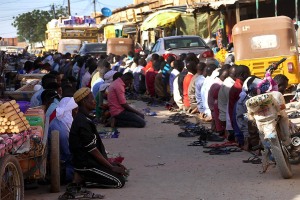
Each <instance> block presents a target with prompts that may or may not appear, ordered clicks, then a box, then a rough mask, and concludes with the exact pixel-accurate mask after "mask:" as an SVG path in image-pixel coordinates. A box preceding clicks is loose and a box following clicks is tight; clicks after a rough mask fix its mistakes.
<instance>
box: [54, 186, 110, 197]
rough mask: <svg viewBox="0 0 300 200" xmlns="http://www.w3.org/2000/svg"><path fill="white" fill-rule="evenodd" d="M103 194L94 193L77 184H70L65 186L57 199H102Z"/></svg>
mask: <svg viewBox="0 0 300 200" xmlns="http://www.w3.org/2000/svg"><path fill="white" fill-rule="evenodd" d="M104 197H105V196H104V195H102V194H96V193H93V192H91V191H89V190H86V189H84V188H82V187H81V186H80V185H77V184H70V185H68V186H67V188H66V192H65V193H64V194H62V195H60V196H59V197H58V200H71V199H77V200H88V199H104Z"/></svg>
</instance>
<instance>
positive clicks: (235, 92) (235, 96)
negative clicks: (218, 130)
mask: <svg viewBox="0 0 300 200" xmlns="http://www.w3.org/2000/svg"><path fill="white" fill-rule="evenodd" d="M242 88H243V81H242V80H240V79H236V80H235V83H234V85H233V86H232V87H231V88H230V90H229V102H228V112H229V117H230V122H231V125H232V127H234V126H233V120H235V119H234V117H233V109H234V105H235V104H236V102H237V101H238V100H239V96H240V93H241V92H242Z"/></svg>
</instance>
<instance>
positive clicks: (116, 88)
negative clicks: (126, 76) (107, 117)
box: [107, 78, 126, 117]
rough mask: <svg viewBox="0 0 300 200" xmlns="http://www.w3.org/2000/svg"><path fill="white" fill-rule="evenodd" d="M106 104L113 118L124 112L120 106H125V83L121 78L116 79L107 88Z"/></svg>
mask: <svg viewBox="0 0 300 200" xmlns="http://www.w3.org/2000/svg"><path fill="white" fill-rule="evenodd" d="M107 102H108V106H109V112H110V114H111V116H113V117H114V116H117V115H119V114H120V113H121V112H123V111H124V110H125V109H124V108H123V106H122V104H126V98H125V83H124V82H123V80H122V79H121V78H118V79H116V80H115V81H113V82H112V83H111V84H110V86H109V88H108V94H107Z"/></svg>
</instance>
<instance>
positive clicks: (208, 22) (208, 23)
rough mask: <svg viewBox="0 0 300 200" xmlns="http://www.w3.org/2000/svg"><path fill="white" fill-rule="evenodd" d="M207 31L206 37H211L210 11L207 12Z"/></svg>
mask: <svg viewBox="0 0 300 200" xmlns="http://www.w3.org/2000/svg"><path fill="white" fill-rule="evenodd" d="M207 29H208V37H209V38H211V37H212V33H211V20H210V11H208V12H207Z"/></svg>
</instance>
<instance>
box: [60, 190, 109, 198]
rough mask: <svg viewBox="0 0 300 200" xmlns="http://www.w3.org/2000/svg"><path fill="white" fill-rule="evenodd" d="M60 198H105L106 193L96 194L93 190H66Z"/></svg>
mask: <svg viewBox="0 0 300 200" xmlns="http://www.w3.org/2000/svg"><path fill="white" fill-rule="evenodd" d="M58 199H59V200H70V199H79V200H88V199H104V195H101V194H95V193H93V192H88V193H84V194H80V193H73V192H65V193H64V194H62V195H60V196H59V197H58Z"/></svg>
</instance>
